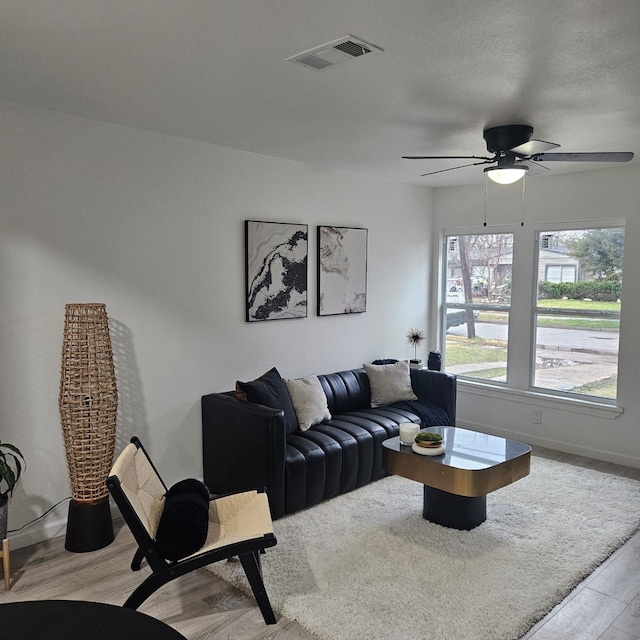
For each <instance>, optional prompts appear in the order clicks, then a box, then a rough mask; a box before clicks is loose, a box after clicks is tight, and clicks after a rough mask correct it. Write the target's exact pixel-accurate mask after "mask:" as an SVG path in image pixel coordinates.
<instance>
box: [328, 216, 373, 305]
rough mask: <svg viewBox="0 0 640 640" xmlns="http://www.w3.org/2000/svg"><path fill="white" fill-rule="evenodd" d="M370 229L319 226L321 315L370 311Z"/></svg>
mask: <svg viewBox="0 0 640 640" xmlns="http://www.w3.org/2000/svg"><path fill="white" fill-rule="evenodd" d="M367 233H368V230H367V229H355V228H351V227H325V226H320V227H318V315H319V316H331V315H337V314H342V313H363V312H364V311H366V310H367Z"/></svg>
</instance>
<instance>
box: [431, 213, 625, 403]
mask: <svg viewBox="0 0 640 640" xmlns="http://www.w3.org/2000/svg"><path fill="white" fill-rule="evenodd" d="M614 224H615V223H614ZM549 226H550V225H549ZM520 245H522V247H521V248H519V247H520ZM442 250H443V262H442V271H441V273H442V279H441V282H440V292H441V295H440V300H441V305H440V322H441V336H442V339H441V342H440V348H441V350H442V353H443V360H444V366H445V370H446V371H448V372H451V373H456V374H457V375H458V376H459V377H460V379H461V380H465V379H473V380H474V381H475V382H482V383H487V384H497V385H504V386H505V387H510V388H513V389H518V390H520V391H533V392H538V393H546V394H549V395H553V396H562V397H563V398H565V399H567V400H571V399H573V400H580V399H582V400H592V401H593V400H597V401H598V402H604V403H605V404H606V403H609V404H613V403H614V402H615V400H616V398H617V371H618V344H619V333H620V310H621V300H622V259H623V254H624V227H623V226H622V225H621V224H620V223H618V226H612V227H606V226H592V227H587V226H583V227H582V228H569V227H568V226H567V225H565V226H564V227H562V226H561V225H556V228H555V229H554V228H552V229H549V228H546V229H539V230H537V229H536V228H534V227H528V228H524V229H518V230H514V233H493V234H492V233H471V232H470V233H466V232H465V233H461V232H457V233H455V235H453V234H452V235H449V234H447V235H445V236H444V239H443V244H442ZM514 256H515V258H516V260H521V261H522V260H526V263H524V262H515V263H514ZM518 256H521V257H519V258H518ZM514 265H515V266H516V267H517V268H515V269H514ZM514 273H515V274H516V277H519V278H520V280H519V281H513V282H512V277H513V276H512V274H514ZM512 290H513V292H514V298H513V299H512ZM516 294H517V295H516ZM512 305H516V306H512ZM516 311H517V313H516ZM511 317H518V318H521V319H523V320H524V321H521V322H518V324H517V325H515V324H514V326H510V324H509V323H510V319H511ZM527 318H530V322H527V321H526V319H527ZM510 334H512V336H511V339H512V340H515V342H512V344H511V347H512V348H511V349H510V348H509V337H510Z"/></svg>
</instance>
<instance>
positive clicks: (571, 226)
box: [529, 220, 626, 406]
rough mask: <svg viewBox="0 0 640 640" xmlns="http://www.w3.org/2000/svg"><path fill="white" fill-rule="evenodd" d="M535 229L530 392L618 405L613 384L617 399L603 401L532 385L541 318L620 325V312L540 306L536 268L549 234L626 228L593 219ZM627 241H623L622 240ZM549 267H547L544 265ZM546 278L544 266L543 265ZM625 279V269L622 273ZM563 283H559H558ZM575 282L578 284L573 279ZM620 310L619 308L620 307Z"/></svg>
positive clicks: (614, 222)
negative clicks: (607, 321) (543, 243)
mask: <svg viewBox="0 0 640 640" xmlns="http://www.w3.org/2000/svg"><path fill="white" fill-rule="evenodd" d="M537 226H538V227H540V228H538V229H536V230H535V232H534V233H535V236H534V264H533V270H532V282H531V293H532V300H531V348H530V358H531V360H530V366H529V390H530V391H533V392H535V393H543V394H548V395H553V396H560V397H563V398H567V399H573V400H576V401H581V400H587V401H596V402H598V403H601V404H605V405H613V406H617V399H618V388H617V385H616V397H615V398H606V397H604V396H596V395H593V396H591V395H587V394H582V393H574V392H571V391H561V390H556V389H550V388H549V387H541V386H538V385H536V384H535V378H536V356H537V329H538V322H537V321H538V318H539V317H540V316H543V317H544V316H547V317H549V316H555V317H561V318H593V319H598V320H611V319H616V320H618V322H620V317H621V310H620V311H598V310H595V309H563V308H554V307H545V306H544V305H540V304H539V302H540V301H539V299H538V286H539V280H538V275H539V266H540V251H541V250H542V249H544V248H545V247H542V242H541V241H542V238H543V237H544V236H545V235H547V234H550V233H557V232H565V231H591V230H595V229H623V230H625V231H626V229H625V224H624V221H620V220H608V221H606V222H603V221H599V220H597V221H596V220H594V221H583V222H571V223H565V224H563V225H557V224H556V225H544V224H541V225H537ZM625 239H626V238H625ZM547 266H548V265H547ZM545 275H546V266H545ZM577 275H578V269H577V268H576V276H577ZM622 275H623V279H624V270H623V274H622ZM560 282H562V280H561V281H560ZM574 282H578V280H575V281H574ZM621 309H622V307H621ZM620 333H621V330H620V327H618V341H620ZM619 366H620V352H619V350H618V352H617V367H618V368H619Z"/></svg>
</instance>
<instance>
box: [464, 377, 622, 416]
mask: <svg viewBox="0 0 640 640" xmlns="http://www.w3.org/2000/svg"><path fill="white" fill-rule="evenodd" d="M458 387H459V389H460V391H463V392H464V393H470V394H472V395H479V396H486V397H492V398H495V397H496V396H502V397H503V398H504V400H510V401H512V402H523V403H525V404H533V405H536V406H538V407H540V406H543V407H548V408H549V409H558V410H561V411H571V412H572V413H582V414H585V415H589V416H597V417H599V418H604V419H606V420H615V419H616V418H618V417H620V416H621V415H622V414H623V413H624V408H623V407H618V406H616V405H613V404H607V403H604V402H597V401H592V400H578V399H576V398H563V397H561V396H554V395H553V394H550V393H544V392H542V391H523V390H520V389H510V388H508V387H504V386H502V385H496V384H491V383H487V382H477V381H473V380H463V379H461V378H458Z"/></svg>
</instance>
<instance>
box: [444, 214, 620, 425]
mask: <svg viewBox="0 0 640 640" xmlns="http://www.w3.org/2000/svg"><path fill="white" fill-rule="evenodd" d="M607 228H622V229H626V220H625V219H623V218H612V219H593V220H572V221H566V222H534V223H528V224H526V225H520V224H519V223H513V224H498V225H492V226H491V227H490V228H486V227H479V226H476V225H468V226H461V227H441V228H440V230H439V233H438V236H437V245H436V246H437V249H438V250H437V253H436V255H435V256H434V260H435V262H434V266H435V272H436V277H437V281H436V282H435V283H434V284H435V285H436V287H435V289H433V297H432V300H433V303H434V311H433V313H434V315H433V316H432V317H433V318H434V320H435V321H436V325H435V330H434V333H435V343H436V344H437V345H438V349H440V351H441V352H442V354H443V358H442V360H443V361H442V370H443V371H446V369H447V364H446V349H445V341H446V334H447V330H446V309H447V307H448V308H450V309H451V308H454V307H455V308H463V309H466V308H477V309H480V308H481V307H484V306H485V305H480V304H473V303H449V304H448V305H446V304H445V302H446V291H445V289H446V273H447V269H446V265H447V249H448V242H449V240H450V237H451V236H460V235H480V234H487V233H488V234H499V233H511V234H513V236H514V239H513V260H512V272H511V277H512V296H511V304H510V307H509V309H508V310H507V311H508V313H509V331H508V343H507V348H508V358H507V377H506V381H505V382H501V381H500V382H497V381H493V380H485V379H481V378H471V377H468V376H464V375H460V374H459V377H458V381H459V385H460V387H461V390H464V391H465V392H469V393H472V394H474V395H478V396H483V397H488V398H491V397H495V395H496V393H497V394H498V395H504V397H505V399H513V400H516V401H521V402H531V403H535V404H536V405H538V406H548V407H552V408H553V407H555V408H557V409H561V410H571V411H575V412H577V413H584V414H585V415H590V416H599V417H601V418H604V419H615V418H617V417H618V416H619V415H621V414H622V413H623V412H624V409H623V407H621V406H619V405H618V402H619V392H620V389H619V387H618V392H617V394H616V396H617V397H616V398H615V399H614V398H605V397H603V396H589V395H584V394H571V393H570V392H566V391H556V390H553V389H546V388H544V387H535V386H533V381H534V367H535V358H536V326H535V313H534V310H535V309H536V308H537V307H538V305H537V301H538V300H537V287H538V272H537V266H538V260H539V246H538V243H539V242H540V238H541V236H542V235H544V234H545V233H555V232H559V231H571V230H581V229H583V230H588V229H607ZM525 274H526V275H525ZM527 280H528V283H527ZM486 307H487V308H490V309H492V310H493V308H495V307H493V306H492V305H486ZM498 310H500V311H504V310H505V308H504V307H502V306H500V307H499V309H498ZM555 311H557V310H553V311H552V312H550V313H549V315H552V314H553V312H555ZM603 313H604V312H597V311H596V312H595V314H596V315H599V316H600V317H602V314H603ZM609 313H615V314H617V316H618V317H620V316H621V313H620V312H619V311H618V312H609ZM578 315H581V316H583V317H584V316H585V315H590V314H586V313H585V311H580V312H579V314H578ZM609 317H611V316H609ZM622 333H623V325H622V324H621V325H620V328H619V340H620V342H622ZM514 365H515V366H514ZM619 367H620V353H619V352H618V369H619Z"/></svg>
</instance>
